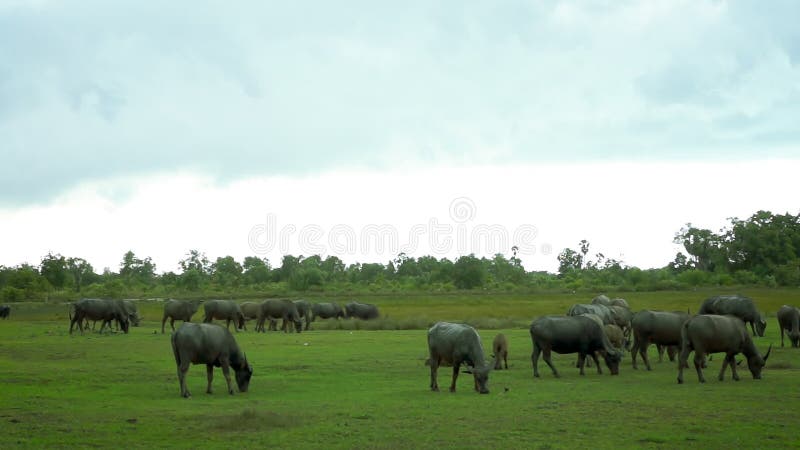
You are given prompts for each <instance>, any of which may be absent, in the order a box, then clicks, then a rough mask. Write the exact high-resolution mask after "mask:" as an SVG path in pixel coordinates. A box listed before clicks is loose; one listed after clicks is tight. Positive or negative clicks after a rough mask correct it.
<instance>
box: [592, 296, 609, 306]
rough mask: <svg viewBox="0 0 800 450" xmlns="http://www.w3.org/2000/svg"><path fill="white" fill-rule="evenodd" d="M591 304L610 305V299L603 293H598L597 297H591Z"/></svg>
mask: <svg viewBox="0 0 800 450" xmlns="http://www.w3.org/2000/svg"><path fill="white" fill-rule="evenodd" d="M592 304H593V305H603V306H611V299H610V298H608V297H607V296H606V295H605V294H600V295H598V296H597V297H595V298H593V299H592Z"/></svg>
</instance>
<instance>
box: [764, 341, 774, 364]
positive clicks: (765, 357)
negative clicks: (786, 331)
mask: <svg viewBox="0 0 800 450" xmlns="http://www.w3.org/2000/svg"><path fill="white" fill-rule="evenodd" d="M771 351H772V344H769V348H768V349H767V354H766V355H764V362H765V363H766V362H767V358H769V352H771Z"/></svg>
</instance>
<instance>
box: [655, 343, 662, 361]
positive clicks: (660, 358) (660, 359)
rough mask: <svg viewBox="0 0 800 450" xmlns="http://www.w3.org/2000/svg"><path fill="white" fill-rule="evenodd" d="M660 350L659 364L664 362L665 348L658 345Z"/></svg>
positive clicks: (657, 347)
mask: <svg viewBox="0 0 800 450" xmlns="http://www.w3.org/2000/svg"><path fill="white" fill-rule="evenodd" d="M656 349H657V350H658V362H664V346H663V345H661V344H658V345H656Z"/></svg>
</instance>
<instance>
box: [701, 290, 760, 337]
mask: <svg viewBox="0 0 800 450" xmlns="http://www.w3.org/2000/svg"><path fill="white" fill-rule="evenodd" d="M697 314H719V315H722V316H724V315H731V316H736V317H738V318H740V319H742V321H743V322H745V323H749V324H750V329H751V330H752V331H753V336H755V335H756V334H758V336H761V337H763V336H764V330H766V329H767V321H766V320H764V317H763V316H762V315H761V313H759V312H758V310H757V309H756V305H755V304H754V303H753V299H751V298H750V297H745V296H743V295H717V296H716V297H710V298H707V299H706V300H705V301H704V302H703V304H702V305H700V311H698V312H697Z"/></svg>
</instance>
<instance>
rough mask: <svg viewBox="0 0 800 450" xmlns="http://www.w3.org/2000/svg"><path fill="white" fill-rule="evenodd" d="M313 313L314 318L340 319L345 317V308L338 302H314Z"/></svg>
mask: <svg viewBox="0 0 800 450" xmlns="http://www.w3.org/2000/svg"><path fill="white" fill-rule="evenodd" d="M311 314H312V317H313V318H314V319H316V318H317V317H319V318H321V319H334V318H335V319H338V318H341V317H344V310H343V309H342V307H341V306H339V305H337V304H336V303H314V304H313V305H311Z"/></svg>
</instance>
